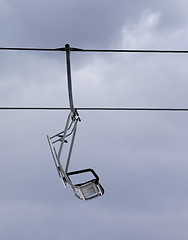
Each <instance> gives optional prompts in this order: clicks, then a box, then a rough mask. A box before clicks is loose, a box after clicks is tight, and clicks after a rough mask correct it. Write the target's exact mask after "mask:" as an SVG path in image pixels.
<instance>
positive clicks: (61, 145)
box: [58, 112, 72, 164]
mask: <svg viewBox="0 0 188 240" xmlns="http://www.w3.org/2000/svg"><path fill="white" fill-rule="evenodd" d="M71 115H72V112H70V113H69V115H68V118H67V122H66V126H65V130H64V134H63V138H62V141H61V144H60V147H59V152H58V160H59V161H60V156H61V152H62V149H63V145H64V142H65V137H66V133H67V129H68V126H69V122H70V118H71ZM59 164H60V162H59Z"/></svg>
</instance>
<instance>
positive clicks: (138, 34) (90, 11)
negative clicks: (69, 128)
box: [0, 0, 188, 240]
mask: <svg viewBox="0 0 188 240" xmlns="http://www.w3.org/2000/svg"><path fill="white" fill-rule="evenodd" d="M187 5H188V4H187V1H185V0H179V1H169V0H163V1H161V0H158V1H156V0H153V1H148V0H144V1H138V0H132V1H125V0H124V1H123V0H122V1H121V0H116V1H110V2H109V1H86V0H83V1H79V0H77V1H75V0H69V1H65V0H64V1H63V0H62V1H60V0H53V1H49V0H46V1H44V0H37V1H36V0H32V1H31V0H24V1H23V0H16V1H15V0H0V29H1V38H0V46H2V47H39V48H40V47H42V48H45V47H47V48H56V47H64V45H65V44H66V43H69V44H70V45H71V46H72V47H80V48H99V49H102V48H118V49H119V48H120V49H121V48H125V49H137V48H138V49H151V48H154V49H176V50H185V49H186V50H187V49H188V44H187V43H188V24H187V22H188V15H187V11H186V10H187V7H188V6H187ZM187 58H188V56H187V55H160V54H158V55H153V54H124V53H123V54H112V53H105V54H102V53H96V54H93V53H72V54H71V61H72V78H73V90H74V102H75V106H76V107H169V108H173V107H177V108H178V107H181V108H187V107H188V105H187V87H188V83H187V74H188V70H187ZM0 63H1V64H0V106H36V107H50V106H51V107H67V106H68V95H67V85H66V66H65V55H64V53H36V52H0ZM67 114H68V112H52V111H51V112H40V111H33V112H32V111H25V112H21V111H1V127H0V128H1V140H0V145H1V151H0V158H1V161H0V189H1V198H0V236H1V239H3V240H10V239H15V240H25V239H27V240H34V239H35V240H39V239H40V240H41V239H46V240H51V239H59V238H62V239H64V238H69V239H70V240H72V239H76V238H77V239H91V240H93V239H96V237H99V238H101V239H115V238H116V239H130V240H137V239H144V240H151V239H152V240H159V239H160V240H167V239H170V240H176V239H180V240H187V238H188V230H187V229H188V210H187V209H188V190H187V180H188V179H187V170H188V163H187V155H188V152H187V151H188V150H187V140H188V139H187V136H188V124H187V122H188V113H185V112H184V113H183V112H179V113H177V112H99V111H98V112H97V111H96V112H86V111H85V112H84V111H80V116H81V119H82V122H81V123H79V126H78V132H77V136H76V142H75V147H74V152H73V156H72V159H71V160H72V161H71V166H70V167H71V169H72V170H77V169H82V168H88V167H92V168H94V170H95V171H96V172H97V173H98V175H99V177H100V182H101V184H102V185H103V186H104V188H105V195H104V196H103V197H101V198H97V199H95V200H93V201H86V202H85V201H80V200H78V199H76V198H75V197H74V196H73V194H72V193H71V191H70V190H69V189H65V188H64V186H63V185H62V183H61V181H60V180H59V178H58V175H57V172H56V169H55V166H54V163H53V160H52V157H51V153H50V149H49V147H48V143H47V139H46V135H47V134H49V135H53V134H55V133H56V132H58V131H61V130H62V129H63V128H64V125H65V121H66V117H67Z"/></svg>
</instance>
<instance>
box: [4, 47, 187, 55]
mask: <svg viewBox="0 0 188 240" xmlns="http://www.w3.org/2000/svg"><path fill="white" fill-rule="evenodd" d="M0 50H4V51H47V52H62V51H63V52H65V51H66V49H65V48H64V47H63V48H21V47H20V48H15V47H12V48H9V47H0ZM70 51H73V52H103V53H107V52H108V53H166V54H168V53H172V54H187V53H188V50H165V49H164V50H163V49H161V50H160V49H82V48H72V47H71V48H70Z"/></svg>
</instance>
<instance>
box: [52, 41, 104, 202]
mask: <svg viewBox="0 0 188 240" xmlns="http://www.w3.org/2000/svg"><path fill="white" fill-rule="evenodd" d="M65 48H66V60H67V80H68V93H69V104H70V113H69V115H68V118H67V121H66V125H65V129H64V130H63V131H62V132H59V133H57V134H55V135H54V136H52V137H49V136H47V139H48V143H49V146H50V149H51V153H52V156H53V160H54V162H55V166H56V169H57V172H58V175H59V177H60V179H61V180H62V182H63V184H64V186H65V187H67V185H69V186H70V188H71V190H72V191H73V193H74V195H75V196H76V197H77V198H79V199H81V200H89V199H93V198H96V197H98V196H102V195H103V194H104V189H103V187H102V186H101V184H100V183H99V177H98V175H97V174H96V172H95V171H94V170H93V169H91V168H88V169H82V170H77V171H71V172H68V168H69V163H70V159H71V154H72V149H73V145H74V140H75V135H76V130H77V123H78V121H80V117H79V114H78V112H77V110H76V109H75V108H74V104H73V97H72V84H71V68H70V50H71V49H70V46H69V45H68V44H66V45H65ZM68 138H70V146H69V150H68V157H67V161H66V165H65V169H64V167H63V166H62V164H61V154H62V150H63V147H64V144H69V143H68V140H67V139H68ZM88 172H89V173H91V174H92V175H93V178H92V179H89V180H87V181H84V182H81V183H80V182H79V183H76V184H74V183H73V181H72V180H71V176H73V175H78V174H84V173H88Z"/></svg>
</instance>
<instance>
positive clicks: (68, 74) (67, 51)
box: [65, 44, 75, 113]
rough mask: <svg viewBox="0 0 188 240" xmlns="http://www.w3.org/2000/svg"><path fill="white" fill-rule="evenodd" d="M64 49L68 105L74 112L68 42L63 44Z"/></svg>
mask: <svg viewBox="0 0 188 240" xmlns="http://www.w3.org/2000/svg"><path fill="white" fill-rule="evenodd" d="M65 50H66V63H67V83H68V94H69V105H70V109H71V112H73V113H75V108H74V103H73V95H72V79H71V65H70V51H71V48H70V46H69V44H66V45H65Z"/></svg>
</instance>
